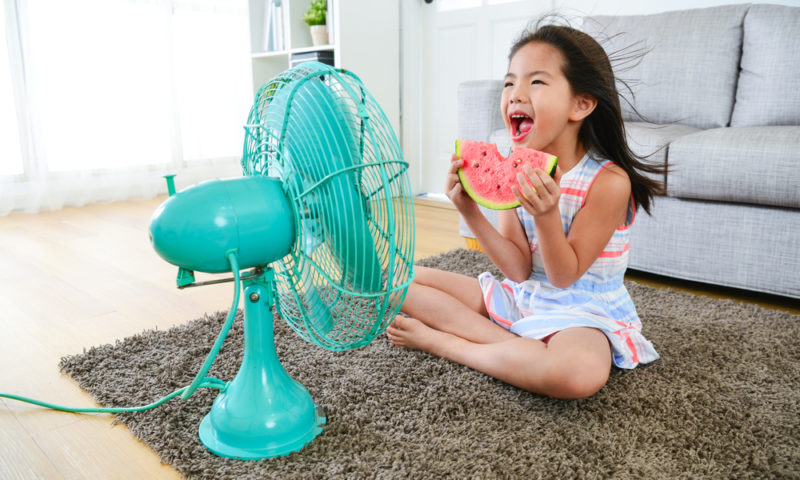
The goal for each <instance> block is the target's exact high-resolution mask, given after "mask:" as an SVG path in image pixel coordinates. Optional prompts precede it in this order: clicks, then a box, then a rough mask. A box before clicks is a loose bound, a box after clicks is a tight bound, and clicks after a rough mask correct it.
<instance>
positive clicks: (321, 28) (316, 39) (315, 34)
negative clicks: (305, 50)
mask: <svg viewBox="0 0 800 480" xmlns="http://www.w3.org/2000/svg"><path fill="white" fill-rule="evenodd" d="M310 28H311V43H313V44H314V46H315V47H317V46H320V45H327V44H328V27H327V26H325V25H312V26H311V27H310Z"/></svg>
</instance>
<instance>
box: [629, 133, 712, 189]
mask: <svg viewBox="0 0 800 480" xmlns="http://www.w3.org/2000/svg"><path fill="white" fill-rule="evenodd" d="M699 131H700V130H699V129H697V128H694V127H690V126H688V125H679V124H677V123H674V124H668V125H655V124H652V123H644V122H625V134H626V135H627V138H628V146H629V147H630V149H631V150H632V151H633V153H635V154H636V155H639V156H640V157H644V159H645V160H646V161H648V162H650V163H655V164H658V165H665V164H666V163H667V149H668V145H669V144H670V143H671V142H673V141H674V140H675V139H676V138H679V137H682V136H684V135H689V134H690V133H695V132H699ZM648 175H649V176H651V177H652V178H655V179H656V180H658V181H659V182H664V181H665V178H664V176H662V175H658V176H655V175H650V174H648Z"/></svg>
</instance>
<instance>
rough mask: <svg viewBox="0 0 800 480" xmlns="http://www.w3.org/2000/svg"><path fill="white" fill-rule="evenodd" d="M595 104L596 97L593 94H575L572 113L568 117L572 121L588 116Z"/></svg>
mask: <svg viewBox="0 0 800 480" xmlns="http://www.w3.org/2000/svg"><path fill="white" fill-rule="evenodd" d="M596 106H597V99H596V98H594V97H593V96H591V95H589V94H586V93H581V94H578V95H575V99H574V107H573V110H572V113H570V115H569V119H570V120H572V121H574V122H579V121H581V120H583V119H584V118H586V117H588V116H589V114H590V113H592V112H593V111H594V109H595V107H596Z"/></svg>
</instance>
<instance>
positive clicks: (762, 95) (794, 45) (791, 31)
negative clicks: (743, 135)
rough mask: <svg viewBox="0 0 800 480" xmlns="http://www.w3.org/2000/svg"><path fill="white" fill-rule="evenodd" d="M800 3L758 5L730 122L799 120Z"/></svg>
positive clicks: (749, 22) (750, 15)
mask: <svg viewBox="0 0 800 480" xmlns="http://www.w3.org/2000/svg"><path fill="white" fill-rule="evenodd" d="M798 78H800V8H797V7H787V6H782V5H753V6H752V7H750V10H748V11H747V16H745V18H744V44H743V47H742V66H741V71H740V73H739V86H738V87H737V89H736V104H735V105H734V107H733V116H732V117H731V126H733V127H744V126H755V125H800V88H798V83H797V79H798Z"/></svg>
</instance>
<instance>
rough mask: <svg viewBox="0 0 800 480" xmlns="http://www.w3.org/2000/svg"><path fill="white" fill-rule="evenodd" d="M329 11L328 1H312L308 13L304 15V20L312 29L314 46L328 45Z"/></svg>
mask: <svg viewBox="0 0 800 480" xmlns="http://www.w3.org/2000/svg"><path fill="white" fill-rule="evenodd" d="M327 9H328V1H327V0H311V5H310V6H309V7H308V11H307V12H306V13H305V15H303V20H304V21H305V22H306V24H308V26H309V28H310V29H311V42H312V43H313V44H314V46H318V45H327V44H328V28H327V27H326V25H325V12H326V11H327Z"/></svg>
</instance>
